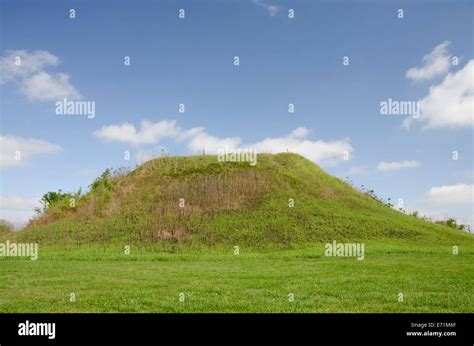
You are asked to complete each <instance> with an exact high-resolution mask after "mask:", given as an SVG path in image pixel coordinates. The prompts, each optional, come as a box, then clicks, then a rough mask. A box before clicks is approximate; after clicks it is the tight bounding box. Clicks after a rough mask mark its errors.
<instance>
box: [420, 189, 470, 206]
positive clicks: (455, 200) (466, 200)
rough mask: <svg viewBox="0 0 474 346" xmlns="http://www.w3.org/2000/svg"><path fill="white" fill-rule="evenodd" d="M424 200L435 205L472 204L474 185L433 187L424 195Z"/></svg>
mask: <svg viewBox="0 0 474 346" xmlns="http://www.w3.org/2000/svg"><path fill="white" fill-rule="evenodd" d="M424 200H425V201H426V202H427V203H430V204H437V205H458V204H473V203H474V184H456V185H445V186H435V187H432V188H431V189H430V190H429V191H428V192H427V193H426V194H425V196H424Z"/></svg>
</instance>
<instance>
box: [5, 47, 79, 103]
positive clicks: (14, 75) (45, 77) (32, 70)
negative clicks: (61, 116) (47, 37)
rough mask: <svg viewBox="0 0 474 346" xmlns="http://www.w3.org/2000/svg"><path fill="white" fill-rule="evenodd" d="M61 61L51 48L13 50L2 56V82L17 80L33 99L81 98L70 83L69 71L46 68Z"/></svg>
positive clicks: (24, 91) (25, 92)
mask: <svg viewBox="0 0 474 346" xmlns="http://www.w3.org/2000/svg"><path fill="white" fill-rule="evenodd" d="M18 58H19V60H18ZM18 61H19V62H20V63H19V64H18V65H17V62H18ZM59 62H60V60H59V58H58V57H57V56H55V55H53V54H51V53H50V52H48V51H34V52H28V51H26V50H9V51H7V52H6V54H5V55H4V56H2V57H0V71H1V76H0V82H1V84H4V83H8V82H12V83H14V84H15V85H16V86H17V87H18V88H19V90H20V91H21V92H22V93H23V94H24V95H25V96H26V97H27V98H28V99H29V100H30V101H57V100H60V99H63V98H67V99H69V100H76V99H80V98H81V95H80V94H79V92H78V91H77V90H76V88H75V87H74V86H73V85H72V84H71V83H70V81H69V75H67V74H65V73H56V74H54V73H50V72H46V71H45V69H46V68H48V67H55V66H57V65H58V64H59Z"/></svg>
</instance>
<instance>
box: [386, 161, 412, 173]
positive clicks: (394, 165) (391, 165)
mask: <svg viewBox="0 0 474 346" xmlns="http://www.w3.org/2000/svg"><path fill="white" fill-rule="evenodd" d="M418 166H420V162H418V161H413V160H412V161H406V160H405V161H401V162H395V161H394V162H385V161H381V162H379V164H378V165H377V170H378V171H379V172H386V171H394V170H399V169H404V168H415V167H418Z"/></svg>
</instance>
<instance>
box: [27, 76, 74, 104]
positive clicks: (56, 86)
mask: <svg viewBox="0 0 474 346" xmlns="http://www.w3.org/2000/svg"><path fill="white" fill-rule="evenodd" d="M21 91H22V92H23V94H25V95H26V96H27V97H28V99H29V100H30V101H58V100H63V99H69V100H77V99H80V98H81V95H80V94H79V92H78V91H77V90H76V88H74V86H73V85H72V84H71V83H69V76H68V75H67V74H65V73H58V74H56V75H52V74H49V73H46V72H39V73H37V74H34V75H33V76H31V77H28V78H25V79H24V80H23V81H22V82H21Z"/></svg>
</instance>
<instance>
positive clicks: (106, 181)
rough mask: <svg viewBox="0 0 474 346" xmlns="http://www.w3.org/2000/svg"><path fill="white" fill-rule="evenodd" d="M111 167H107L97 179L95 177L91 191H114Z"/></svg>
mask: <svg viewBox="0 0 474 346" xmlns="http://www.w3.org/2000/svg"><path fill="white" fill-rule="evenodd" d="M111 172H112V170H111V169H110V168H107V169H106V170H105V171H104V172H103V173H102V174H101V175H100V177H98V178H97V179H95V180H94V181H93V182H92V184H91V185H90V189H91V192H93V193H102V192H103V191H112V189H113V183H112V180H111Z"/></svg>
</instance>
